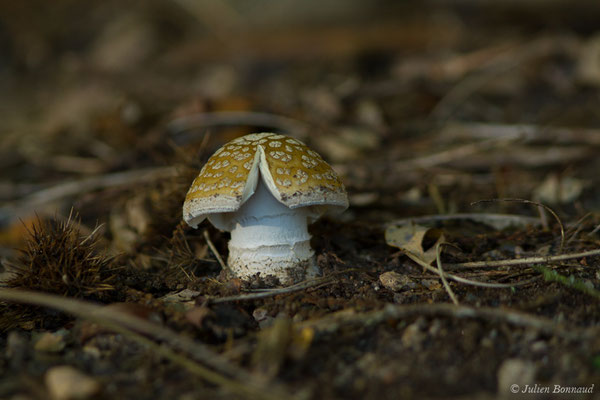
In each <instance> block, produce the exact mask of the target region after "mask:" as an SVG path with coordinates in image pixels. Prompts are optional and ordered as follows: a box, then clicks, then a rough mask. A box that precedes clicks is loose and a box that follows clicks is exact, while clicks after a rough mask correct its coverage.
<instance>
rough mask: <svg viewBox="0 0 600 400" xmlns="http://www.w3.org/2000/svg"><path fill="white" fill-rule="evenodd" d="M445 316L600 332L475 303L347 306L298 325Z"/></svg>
mask: <svg viewBox="0 0 600 400" xmlns="http://www.w3.org/2000/svg"><path fill="white" fill-rule="evenodd" d="M423 315H424V316H431V317H437V316H445V317H451V318H457V319H481V320H486V321H492V322H499V323H508V324H511V325H514V326H518V327H523V328H533V329H536V330H538V331H540V332H542V333H545V334H550V335H557V336H560V337H563V338H566V339H570V340H581V339H588V338H589V339H591V338H595V337H597V335H598V329H596V328H578V327H572V326H569V327H563V326H561V325H559V324H558V323H556V322H554V321H552V320H549V319H546V318H542V317H538V316H534V315H530V314H526V313H523V312H520V311H516V310H507V309H499V308H491V307H471V306H464V305H459V306H456V305H454V304H440V303H438V304H414V305H396V304H387V305H386V306H385V307H384V308H383V309H381V310H376V311H370V312H365V313H355V312H354V310H350V311H348V310H343V311H338V312H335V313H333V314H330V315H328V316H326V317H323V318H320V319H317V320H309V321H306V322H301V323H299V324H296V325H295V327H296V329H299V330H302V329H306V328H308V329H313V330H314V331H315V332H316V333H321V334H322V333H335V332H336V331H338V330H340V329H342V328H345V327H347V326H348V325H360V326H362V327H368V326H373V325H377V324H380V323H383V322H385V321H390V320H392V321H393V320H399V319H404V318H410V317H413V316H423Z"/></svg>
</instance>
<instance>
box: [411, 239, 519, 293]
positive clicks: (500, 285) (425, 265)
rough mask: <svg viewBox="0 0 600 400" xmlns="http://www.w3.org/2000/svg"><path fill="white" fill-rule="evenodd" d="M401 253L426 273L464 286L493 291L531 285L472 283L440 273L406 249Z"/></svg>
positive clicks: (455, 276)
mask: <svg viewBox="0 0 600 400" xmlns="http://www.w3.org/2000/svg"><path fill="white" fill-rule="evenodd" d="M402 251H403V252H404V253H405V254H406V255H407V256H408V257H409V258H410V259H411V260H413V261H414V262H416V263H417V264H419V265H420V266H421V267H423V268H424V269H426V270H427V271H429V272H433V273H434V274H437V275H438V276H440V277H442V276H444V277H446V278H450V279H452V280H453V281H456V282H460V283H464V284H467V285H471V286H479V287H487V288H495V289H510V288H512V287H515V286H523V285H528V284H529V283H531V280H527V281H523V282H515V283H488V282H479V281H474V280H471V279H466V278H463V277H460V276H457V275H454V274H449V273H447V272H443V271H441V272H440V271H439V270H438V269H437V268H433V267H432V266H431V265H429V264H427V262H425V261H424V260H422V259H421V258H420V257H419V256H417V255H416V254H414V253H412V252H410V251H408V250H406V249H402Z"/></svg>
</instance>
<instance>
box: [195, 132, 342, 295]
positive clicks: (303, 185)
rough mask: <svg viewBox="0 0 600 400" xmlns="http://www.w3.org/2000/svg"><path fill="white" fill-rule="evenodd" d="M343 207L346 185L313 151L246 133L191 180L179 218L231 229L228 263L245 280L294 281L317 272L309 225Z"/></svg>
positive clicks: (290, 140)
mask: <svg viewBox="0 0 600 400" xmlns="http://www.w3.org/2000/svg"><path fill="white" fill-rule="evenodd" d="M347 207H348V198H347V195H346V191H345V189H344V185H343V184H342V182H341V181H340V179H339V177H338V176H337V174H336V173H335V171H333V169H332V168H331V166H329V164H327V163H326V162H325V161H324V160H323V159H322V158H321V156H320V155H319V154H317V153H316V152H314V151H313V150H310V149H309V148H308V147H306V145H305V144H304V143H302V142H300V141H299V140H297V139H294V138H290V137H287V136H283V135H277V134H274V133H257V134H251V135H246V136H243V137H240V138H237V139H235V140H232V141H231V142H229V143H227V144H226V145H224V146H223V147H221V148H220V149H219V150H217V151H216V152H215V154H213V155H212V156H211V157H210V158H209V159H208V161H207V163H206V165H205V166H204V167H203V168H202V170H201V171H200V174H199V175H198V177H197V178H196V179H195V180H194V182H193V183H192V186H191V187H190V190H189V192H188V194H187V196H186V199H185V203H184V205H183V218H184V220H185V221H186V222H187V223H188V224H189V225H190V226H192V227H194V228H195V227H197V226H198V224H199V223H201V222H202V221H203V220H204V219H205V218H208V219H209V221H210V222H211V223H212V224H213V225H215V226H216V227H217V228H219V229H221V230H225V231H231V241H230V242H229V259H228V264H229V268H230V269H231V270H232V272H233V273H234V274H235V275H236V276H238V277H240V278H242V279H249V278H251V277H252V276H254V275H256V274H260V275H261V276H262V277H267V276H269V275H273V276H275V277H277V278H278V279H279V281H280V282H281V283H286V284H287V283H293V282H297V281H299V280H302V279H303V278H305V277H306V276H311V275H314V274H316V273H317V271H318V269H317V267H316V264H315V261H314V252H313V251H312V249H311V248H310V243H309V240H310V235H309V234H308V231H307V224H308V223H310V222H312V221H314V220H315V219H317V218H318V217H319V216H321V215H322V214H323V213H325V212H329V211H334V212H336V211H337V212H341V211H343V210H345V209H346V208H347Z"/></svg>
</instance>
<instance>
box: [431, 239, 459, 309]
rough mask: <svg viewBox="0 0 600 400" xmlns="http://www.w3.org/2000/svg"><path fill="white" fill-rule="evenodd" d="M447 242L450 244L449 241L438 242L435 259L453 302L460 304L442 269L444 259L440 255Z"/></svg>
mask: <svg viewBox="0 0 600 400" xmlns="http://www.w3.org/2000/svg"><path fill="white" fill-rule="evenodd" d="M445 244H449V243H438V244H437V245H436V246H435V261H436V263H437V267H438V270H439V271H440V279H441V280H442V283H443V284H444V288H446V292H448V296H450V299H452V302H453V303H454V304H455V305H459V302H458V299H457V298H456V296H455V295H454V292H453V291H452V288H450V285H449V284H448V281H447V280H446V277H445V276H444V271H443V270H442V260H441V258H440V255H441V254H442V251H441V250H442V245H445Z"/></svg>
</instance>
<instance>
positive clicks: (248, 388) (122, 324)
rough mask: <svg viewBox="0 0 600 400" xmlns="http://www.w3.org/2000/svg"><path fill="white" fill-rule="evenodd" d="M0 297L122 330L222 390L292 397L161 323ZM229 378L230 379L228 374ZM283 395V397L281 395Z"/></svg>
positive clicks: (39, 296)
mask: <svg viewBox="0 0 600 400" xmlns="http://www.w3.org/2000/svg"><path fill="white" fill-rule="evenodd" d="M0 300H3V301H10V302H17V303H25V304H31V305H37V306H42V307H49V308H53V309H56V310H59V311H62V312H65V313H68V314H71V315H74V316H77V317H80V318H83V319H86V320H89V321H92V322H95V323H97V324H99V325H102V326H105V327H107V328H109V329H110V330H113V331H116V332H119V333H123V334H125V335H127V336H129V337H131V338H132V339H133V340H135V341H139V342H142V343H144V344H146V345H148V346H150V347H152V348H153V349H154V350H156V351H158V352H160V353H161V354H162V355H163V356H165V357H166V358H169V359H170V360H171V361H173V362H176V363H178V364H180V365H183V366H185V367H186V368H187V369H188V370H189V371H190V372H192V373H194V374H196V375H198V376H201V377H202V378H203V379H205V380H206V381H208V382H211V383H213V384H216V385H219V386H222V387H223V388H224V389H227V390H230V391H232V392H235V393H238V394H242V395H245V396H248V397H250V398H256V399H265V400H275V399H280V398H286V397H289V396H291V395H290V394H289V393H284V390H283V389H282V388H280V387H273V386H270V389H266V388H265V387H264V385H263V384H262V383H261V382H259V381H258V380H257V379H256V378H255V377H254V376H253V375H251V374H249V373H247V372H246V371H244V370H242V369H240V368H239V367H237V366H235V365H233V364H231V363H229V362H228V361H227V360H226V359H225V358H223V357H222V356H221V355H219V354H217V353H215V352H213V351H212V350H210V349H208V348H207V347H205V346H203V345H202V344H199V343H196V342H194V341H192V340H190V339H188V338H187V337H184V336H181V335H178V334H177V333H175V332H173V331H171V330H170V329H168V328H165V327H163V326H160V325H157V324H154V323H151V322H148V321H145V320H142V319H140V318H137V317H132V316H131V315H129V314H123V313H120V312H117V311H114V310H110V309H107V308H104V307H102V306H98V305H95V304H91V303H88V302H84V301H81V300H75V299H72V298H65V297H61V296H55V295H50V294H45V293H39V292H32V291H24V290H16V289H5V288H0ZM141 334H143V335H146V336H150V337H153V338H154V339H156V340H161V341H164V342H165V343H166V344H167V345H168V346H169V347H171V348H172V349H170V348H168V347H165V346H161V345H159V344H157V343H155V342H154V341H152V340H150V339H148V338H146V337H145V336H142V335H141ZM173 349H176V350H179V351H181V352H183V353H186V354H188V355H189V356H191V357H193V358H194V359H196V360H201V361H202V363H204V364H206V365H207V366H206V367H205V366H203V365H201V364H199V363H197V362H196V361H194V360H192V359H190V358H186V357H185V356H184V355H181V354H177V353H176V352H175V351H174V350H173ZM228 376H229V377H231V378H229V377H228ZM282 396H285V397H282Z"/></svg>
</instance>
